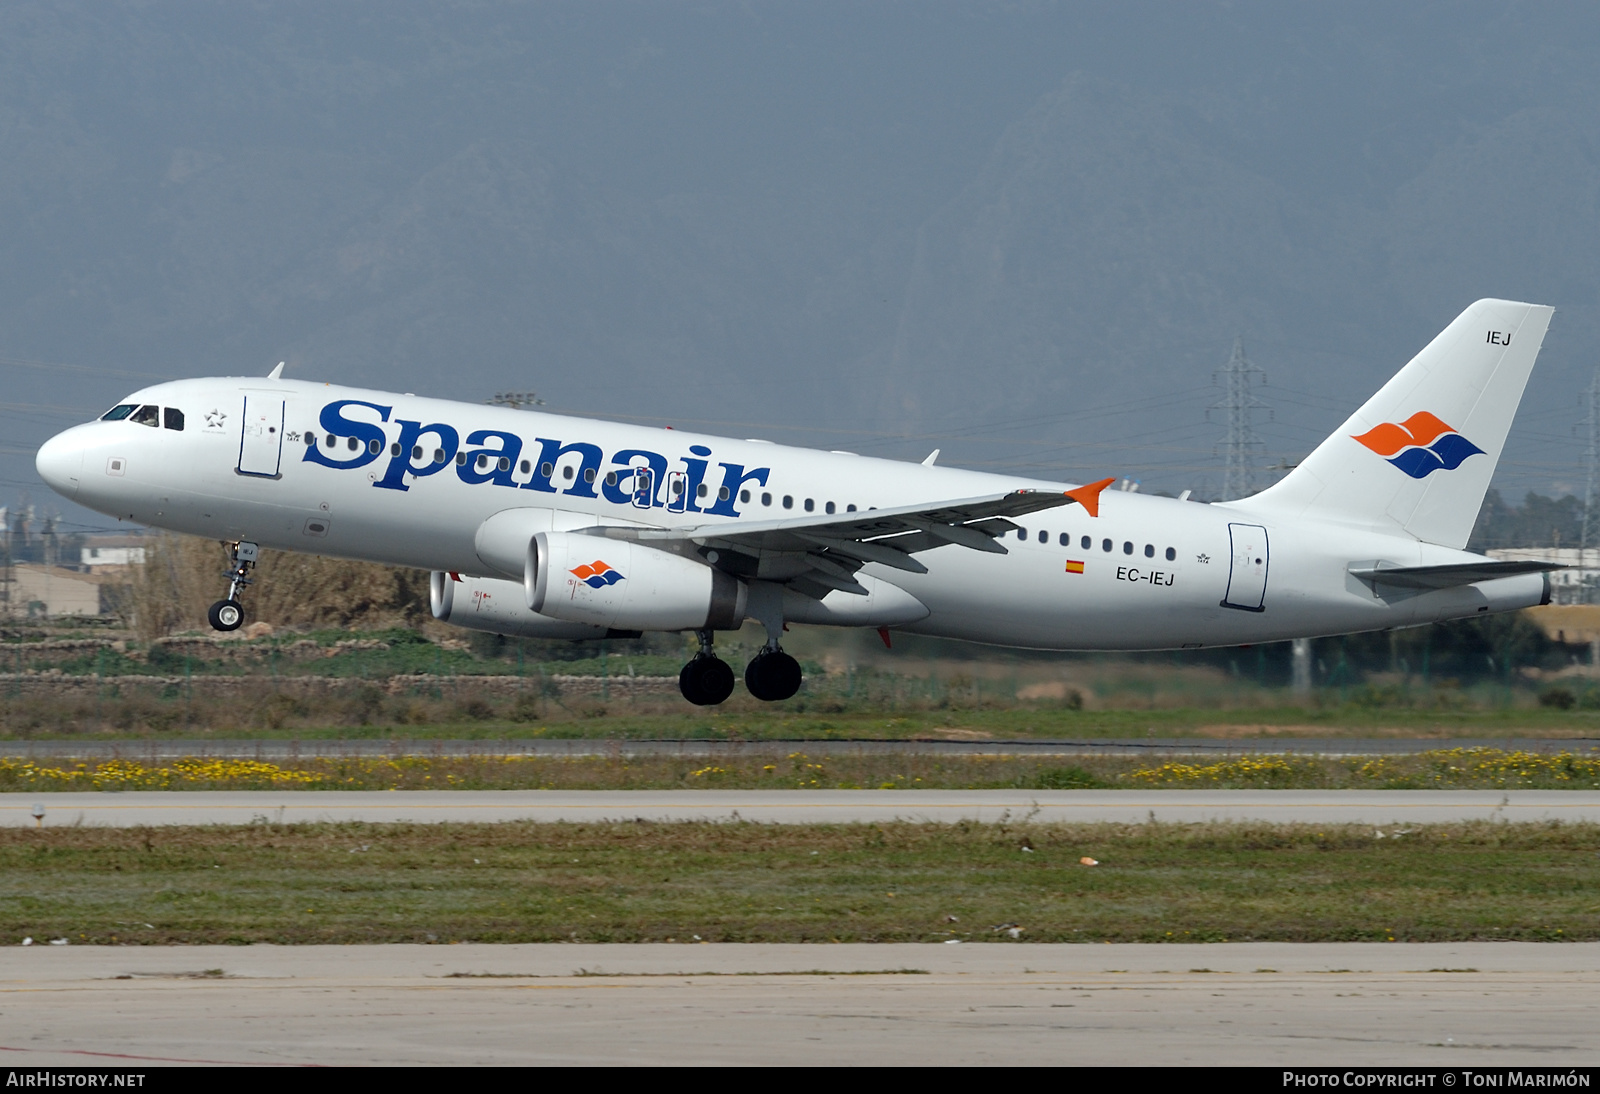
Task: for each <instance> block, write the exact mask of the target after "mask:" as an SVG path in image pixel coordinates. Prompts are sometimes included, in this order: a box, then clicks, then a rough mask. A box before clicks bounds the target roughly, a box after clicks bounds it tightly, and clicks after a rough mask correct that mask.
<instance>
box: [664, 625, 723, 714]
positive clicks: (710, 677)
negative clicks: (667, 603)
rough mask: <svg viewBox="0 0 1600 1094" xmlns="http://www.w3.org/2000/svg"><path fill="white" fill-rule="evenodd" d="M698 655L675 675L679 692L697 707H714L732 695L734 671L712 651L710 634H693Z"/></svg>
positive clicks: (705, 631)
mask: <svg viewBox="0 0 1600 1094" xmlns="http://www.w3.org/2000/svg"><path fill="white" fill-rule="evenodd" d="M695 635H696V637H698V638H699V639H700V652H699V653H697V654H695V655H694V660H693V661H690V662H689V663H688V664H687V665H685V666H683V671H682V672H680V673H678V690H679V691H681V692H683V697H684V698H685V699H687V700H689V702H691V703H693V704H694V705H695V706H697V707H714V706H716V705H717V704H718V703H721V702H725V701H726V700H727V698H728V696H730V695H732V694H733V670H732V669H730V668H729V667H728V663H727V662H726V661H724V660H722V659H721V658H720V657H718V656H717V655H716V652H715V651H714V650H713V649H712V648H711V642H712V632H711V631H709V630H704V631H696V632H695Z"/></svg>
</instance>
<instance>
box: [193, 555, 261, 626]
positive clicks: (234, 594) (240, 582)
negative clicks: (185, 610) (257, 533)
mask: <svg viewBox="0 0 1600 1094" xmlns="http://www.w3.org/2000/svg"><path fill="white" fill-rule="evenodd" d="M260 553H261V548H260V547H258V546H257V545H256V544H254V543H251V542H250V541H248V540H240V541H239V542H238V543H235V544H234V545H233V547H232V548H231V550H230V553H229V557H230V558H231V559H232V560H233V565H232V567H231V568H230V569H229V570H228V571H227V572H226V573H224V574H223V575H222V576H223V577H225V578H227V579H228V596H227V599H225V600H219V601H217V602H216V603H215V604H213V605H211V608H210V610H209V611H207V612H206V619H207V620H209V621H210V623H211V629H212V630H217V631H236V630H238V629H239V624H241V623H243V622H244V605H243V604H241V603H239V590H240V589H242V588H244V587H245V586H246V585H249V584H250V582H251V580H252V579H251V577H250V571H251V570H253V569H255V565H256V559H257V558H258V557H259V555H260Z"/></svg>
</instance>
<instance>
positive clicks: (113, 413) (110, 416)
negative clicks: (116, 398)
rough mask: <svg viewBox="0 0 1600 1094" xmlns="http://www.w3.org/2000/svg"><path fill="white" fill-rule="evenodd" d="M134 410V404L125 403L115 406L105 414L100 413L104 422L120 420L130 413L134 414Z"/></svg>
mask: <svg viewBox="0 0 1600 1094" xmlns="http://www.w3.org/2000/svg"><path fill="white" fill-rule="evenodd" d="M133 410H134V404H132V403H123V404H122V405H121V406H114V407H112V408H111V409H110V410H108V411H106V412H105V413H104V414H102V415H100V420H101V421H102V422H120V421H122V419H124V418H126V417H127V416H128V415H129V414H132V413H133Z"/></svg>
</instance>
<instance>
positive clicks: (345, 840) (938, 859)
mask: <svg viewBox="0 0 1600 1094" xmlns="http://www.w3.org/2000/svg"><path fill="white" fill-rule="evenodd" d="M1380 831H1381V832H1382V833H1383V834H1382V838H1380V837H1379V835H1378V834H1377V833H1378V832H1380ZM1597 851H1600V827H1597V826H1594V825H1588V824H1557V823H1551V824H1505V823H1492V822H1476V823H1463V824H1448V825H1427V826H1416V827H1411V828H1402V829H1382V830H1378V829H1372V828H1368V827H1364V826H1315V825H1270V824H1251V823H1240V824H1198V825H1167V824H1156V823H1151V824H1142V825H1115V824H1094V825H1050V824H1031V823H1024V824H988V825H985V824H976V823H966V824H956V825H919V824H857V825H816V826H795V825H770V826H768V825H759V824H715V823H675V824H651V823H637V822H636V823H610V824H535V823H521V822H517V823H505V824H428V825H410V824H396V825H375V824H308V825H272V824H258V825H252V826H219V827H194V828H177V827H174V828H142V829H117V828H87V827H86V828H65V829H43V830H36V829H26V828H11V829H0V941H4V942H6V943H9V944H12V945H15V944H17V943H19V942H21V941H22V939H23V938H24V937H31V938H33V939H34V940H35V943H36V944H43V943H46V942H49V941H54V940H57V939H65V940H67V941H68V942H69V943H86V942H94V943H122V944H140V943H250V942H273V943H289V944H294V943H314V942H326V943H335V942H337V943H352V942H373V943H379V942H437V943H449V942H465V941H473V942H549V941H564V940H570V941H583V942H645V941H654V942H663V941H676V942H685V943H688V942H698V941H707V942H724V941H726V942H829V941H839V942H850V941H876V942H890V941H921V942H927V941H940V940H951V939H955V940H962V941H996V942H1002V943H1010V942H1013V941H1020V942H1027V941H1048V942H1067V941H1076V942H1161V941H1183V942H1192V941H1245V940H1286V941H1331V940H1366V941H1374V940H1378V941H1385V940H1396V941H1400V940H1406V941H1446V940H1448V941H1463V940H1471V939H1523V940H1544V941H1552V940H1588V939H1600V896H1597V895H1596V894H1597V892H1600V889H1597V885H1596V883H1597V882H1600V856H1597ZM1085 859H1090V860H1094V861H1095V862H1097V863H1098V865H1093V866H1088V865H1085V864H1084V862H1083V860H1085Z"/></svg>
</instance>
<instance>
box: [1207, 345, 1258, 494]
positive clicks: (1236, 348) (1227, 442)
mask: <svg viewBox="0 0 1600 1094" xmlns="http://www.w3.org/2000/svg"><path fill="white" fill-rule="evenodd" d="M1215 376H1216V377H1220V378H1221V383H1222V390H1223V396H1222V401H1221V402H1220V403H1213V404H1212V405H1211V407H1210V408H1209V409H1208V410H1207V413H1206V418H1207V420H1210V417H1211V414H1210V411H1212V410H1220V411H1222V412H1223V414H1224V416H1225V420H1226V423H1227V430H1228V431H1227V434H1226V436H1225V437H1224V439H1223V442H1222V447H1223V454H1224V457H1225V459H1226V470H1225V471H1224V473H1223V476H1222V500H1223V501H1232V500H1233V499H1234V498H1244V497H1249V496H1250V495H1251V494H1254V493H1255V492H1256V477H1255V458H1256V452H1257V451H1258V450H1259V449H1262V448H1264V447H1265V444H1264V442H1263V441H1262V440H1261V438H1260V437H1259V436H1258V435H1257V434H1256V431H1255V430H1254V429H1252V428H1251V427H1250V412H1251V411H1252V410H1264V409H1266V406H1267V404H1266V403H1263V402H1262V401H1261V400H1259V399H1257V398H1256V397H1255V393H1254V392H1253V391H1252V390H1251V385H1252V384H1256V383H1266V379H1267V374H1266V373H1265V372H1263V371H1262V370H1261V369H1260V368H1258V367H1256V366H1255V365H1253V364H1251V363H1250V359H1249V358H1248V357H1246V356H1245V355H1244V335H1242V334H1241V335H1239V336H1237V337H1236V338H1234V340H1233V355H1232V356H1231V357H1229V358H1228V363H1227V364H1226V365H1224V366H1222V368H1220V369H1218V370H1217V372H1216V373H1215Z"/></svg>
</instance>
